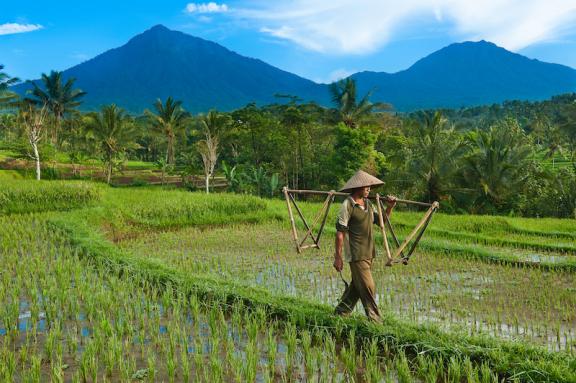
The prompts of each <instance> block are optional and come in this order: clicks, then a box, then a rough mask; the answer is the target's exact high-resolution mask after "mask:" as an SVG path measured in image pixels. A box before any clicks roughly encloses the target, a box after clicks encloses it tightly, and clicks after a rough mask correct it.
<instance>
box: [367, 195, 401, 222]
mask: <svg viewBox="0 0 576 383" xmlns="http://www.w3.org/2000/svg"><path fill="white" fill-rule="evenodd" d="M394 206H396V197H394V196H393V195H388V196H386V212H385V214H386V216H387V217H388V218H390V215H391V214H392V209H394ZM372 210H373V211H374V225H380V216H379V215H378V208H376V209H374V208H372Z"/></svg>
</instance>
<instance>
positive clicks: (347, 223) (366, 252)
mask: <svg viewBox="0 0 576 383" xmlns="http://www.w3.org/2000/svg"><path fill="white" fill-rule="evenodd" d="M364 206H365V208H363V207H362V206H361V205H360V204H358V203H356V202H355V201H354V199H353V198H352V197H347V198H346V199H345V200H344V202H342V206H341V207H340V211H339V212H338V218H337V219H336V230H337V231H340V232H344V233H346V234H347V235H345V236H344V260H345V261H346V262H354V261H360V260H366V259H372V258H374V257H375V256H376V249H375V247H374V232H373V229H372V226H373V224H377V223H378V221H379V218H378V213H376V211H374V208H373V207H372V203H370V201H369V200H368V199H364Z"/></svg>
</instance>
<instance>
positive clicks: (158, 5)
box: [0, 0, 576, 82]
mask: <svg viewBox="0 0 576 383" xmlns="http://www.w3.org/2000/svg"><path fill="white" fill-rule="evenodd" d="M0 1H1V2H2V5H1V13H0V64H4V65H5V67H6V68H5V71H6V72H7V73H8V74H10V75H12V76H17V77H19V78H21V79H31V78H38V77H39V76H40V74H41V73H43V72H49V71H50V70H52V69H55V70H64V69H67V68H69V67H71V66H73V65H76V64H78V63H81V62H82V61H84V60H87V59H89V58H91V57H93V56H95V55H97V54H99V53H102V52H104V51H106V50H108V49H111V48H115V47H118V46H121V45H123V44H124V43H126V42H127V41H128V39H130V38H131V37H132V36H134V35H136V34H138V33H141V32H142V31H144V30H146V29H148V28H150V27H152V26H153V25H156V24H163V25H165V26H167V27H168V28H170V29H174V30H179V31H182V32H185V33H188V34H191V35H195V36H199V37H202V38H205V39H208V40H213V41H215V42H218V43H220V44H222V45H224V46H225V47H227V48H229V49H232V50H234V51H236V52H238V53H240V54H242V55H246V56H250V57H256V58H259V59H261V60H264V61H266V62H268V63H270V64H272V65H274V66H276V67H279V68H281V69H284V70H287V71H290V72H293V73H296V74H298V75H300V76H303V77H306V78H309V79H312V80H314V81H318V82H328V81H332V80H335V79H338V78H339V77H343V76H346V75H348V74H351V73H354V72H357V71H361V70H374V71H386V72H396V71H399V70H402V69H406V68H408V67H409V66H410V65H411V64H413V63H414V62H415V61H416V60H418V59H419V58H421V57H423V56H425V55H427V54H429V53H432V52H433V51H435V50H437V49H440V48H442V47H444V46H446V45H448V44H450V43H453V42H460V41H466V40H480V39H485V40H488V41H492V42H494V43H496V44H498V45H500V46H503V47H505V48H507V49H509V50H512V51H514V52H518V53H521V54H524V55H526V56H528V57H531V58H537V59H540V60H542V61H548V62H556V63H560V64H564V65H568V66H571V67H573V68H576V1H575V0H483V1H475V2H473V1H470V0H402V1H392V0H290V1H279V0H276V1H270V0H268V1H266V0H243V1H239V0H237V1H224V2H187V1H174V0H164V1H148V2H146V1H139V2H132V1H121V0H116V1H111V0H99V1H94V2H79V1H68V0H59V1H58V0H55V1H38V0H28V1H8V0H0Z"/></svg>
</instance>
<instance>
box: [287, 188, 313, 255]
mask: <svg viewBox="0 0 576 383" xmlns="http://www.w3.org/2000/svg"><path fill="white" fill-rule="evenodd" d="M288 196H289V197H290V200H291V201H292V203H293V204H294V207H295V208H296V212H297V213H298V215H299V216H300V218H301V219H302V222H303V223H304V227H306V230H308V231H307V232H306V235H305V236H304V239H303V240H302V241H300V243H299V246H300V247H302V245H303V244H304V241H306V238H308V235H309V234H310V233H311V232H312V229H311V227H310V226H309V225H308V221H306V218H304V214H303V213H302V210H300V208H299V207H298V204H297V203H296V200H295V199H294V196H293V195H292V194H291V193H288ZM314 225H315V223H312V227H314ZM312 241H314V243H316V238H314V234H312Z"/></svg>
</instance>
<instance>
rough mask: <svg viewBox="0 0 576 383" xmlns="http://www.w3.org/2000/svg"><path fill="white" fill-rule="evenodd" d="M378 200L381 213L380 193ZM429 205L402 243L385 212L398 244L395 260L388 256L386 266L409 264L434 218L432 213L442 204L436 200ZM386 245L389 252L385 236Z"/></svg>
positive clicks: (391, 231)
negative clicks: (407, 247)
mask: <svg viewBox="0 0 576 383" xmlns="http://www.w3.org/2000/svg"><path fill="white" fill-rule="evenodd" d="M376 201H377V203H378V205H379V209H378V212H379V214H380V212H381V211H382V199H380V198H378V195H376ZM428 206H429V208H428V210H427V211H426V213H425V214H424V216H423V217H422V219H421V220H420V222H418V224H417V225H416V226H415V227H414V229H412V231H411V232H410V234H408V236H406V238H404V241H402V243H400V241H399V240H398V237H397V236H396V233H395V232H394V228H393V227H392V223H391V222H390V219H389V218H388V216H386V215H385V214H384V219H385V221H386V224H387V225H388V228H389V229H390V233H391V234H392V238H393V239H394V242H395V244H396V246H397V248H396V251H395V252H394V256H393V257H392V258H393V260H392V261H390V256H388V262H387V263H386V266H391V263H400V262H401V263H403V264H405V265H407V264H408V260H409V259H410V257H411V256H412V254H413V253H414V250H415V249H416V246H417V245H418V242H420V239H421V238H422V236H423V235H424V232H425V231H426V228H427V227H428V224H429V223H430V221H431V220H432V215H433V214H434V213H435V212H436V210H438V208H439V207H440V204H439V203H438V202H436V201H435V202H433V203H432V204H428ZM381 225H382V226H383V224H382V223H381ZM382 232H383V235H385V234H384V233H385V232H384V231H382ZM414 237H416V239H415V240H414V242H412V246H410V250H408V254H406V255H405V254H404V253H403V251H404V249H405V248H406V246H408V244H409V243H410V241H412V239H414ZM384 246H385V250H386V253H387V254H389V249H388V240H387V239H386V238H384Z"/></svg>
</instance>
